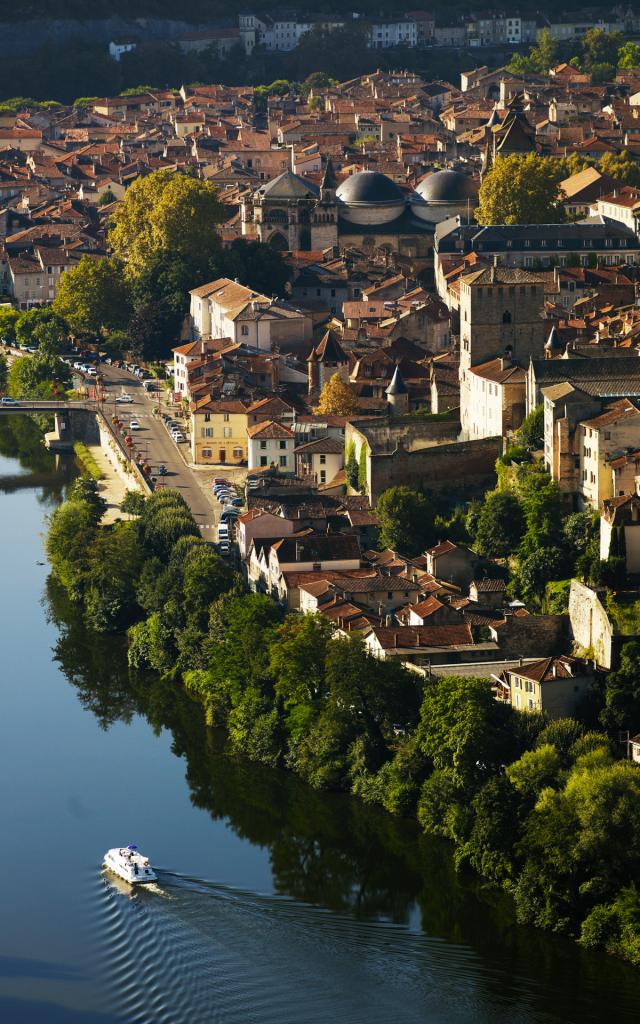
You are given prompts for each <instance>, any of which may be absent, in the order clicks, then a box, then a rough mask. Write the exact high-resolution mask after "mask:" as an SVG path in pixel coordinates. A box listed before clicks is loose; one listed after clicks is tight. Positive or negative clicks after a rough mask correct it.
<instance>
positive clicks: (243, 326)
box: [241, 324, 249, 338]
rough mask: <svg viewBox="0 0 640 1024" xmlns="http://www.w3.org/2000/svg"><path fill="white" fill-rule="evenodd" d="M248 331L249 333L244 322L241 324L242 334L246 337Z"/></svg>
mask: <svg viewBox="0 0 640 1024" xmlns="http://www.w3.org/2000/svg"><path fill="white" fill-rule="evenodd" d="M248 333H249V328H248V327H247V326H246V324H243V325H242V330H241V334H242V336H243V337H245V338H246V336H247V335H248Z"/></svg>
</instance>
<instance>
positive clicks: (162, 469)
mask: <svg viewBox="0 0 640 1024" xmlns="http://www.w3.org/2000/svg"><path fill="white" fill-rule="evenodd" d="M166 475H167V467H166V466H165V464H164V463H163V462H161V463H160V465H159V466H158V476H166Z"/></svg>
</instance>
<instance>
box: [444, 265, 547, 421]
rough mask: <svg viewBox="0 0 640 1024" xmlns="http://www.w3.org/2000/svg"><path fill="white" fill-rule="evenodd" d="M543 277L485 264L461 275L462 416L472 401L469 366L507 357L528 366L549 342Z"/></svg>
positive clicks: (539, 356)
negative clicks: (545, 316) (546, 337)
mask: <svg viewBox="0 0 640 1024" xmlns="http://www.w3.org/2000/svg"><path fill="white" fill-rule="evenodd" d="M543 307H544V281H543V279H542V278H540V277H537V276H536V275H535V274H532V273H530V272H529V271H527V270H521V269H520V268H519V267H500V266H496V267H484V268H482V269H481V270H474V271H472V272H471V273H470V274H465V275H464V276H463V277H461V278H460V418H461V422H462V429H463V432H464V431H465V429H466V428H465V424H466V423H467V422H468V406H469V401H470V396H469V382H468V380H467V371H468V370H469V369H470V367H472V366H480V365H481V364H482V363H487V362H489V361H490V360H492V359H497V358H507V359H509V360H511V362H513V363H515V364H516V365H518V366H521V367H523V368H524V369H526V368H527V367H528V365H529V360H530V359H531V357H532V356H533V357H534V358H541V357H542V355H543V352H544V343H545V321H544V320H543V319H542V311H543Z"/></svg>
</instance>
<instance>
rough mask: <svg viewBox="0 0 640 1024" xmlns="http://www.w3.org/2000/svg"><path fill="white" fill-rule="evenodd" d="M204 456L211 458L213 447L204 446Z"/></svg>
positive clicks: (204, 457)
mask: <svg viewBox="0 0 640 1024" xmlns="http://www.w3.org/2000/svg"><path fill="white" fill-rule="evenodd" d="M202 458H203V459H210V458H211V449H210V448H203V449H202Z"/></svg>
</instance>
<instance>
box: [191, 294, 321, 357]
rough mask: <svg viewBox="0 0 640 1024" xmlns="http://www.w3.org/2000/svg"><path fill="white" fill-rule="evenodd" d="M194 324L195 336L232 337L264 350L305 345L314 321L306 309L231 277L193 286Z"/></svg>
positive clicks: (192, 319) (302, 347) (192, 307)
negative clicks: (296, 306) (290, 304)
mask: <svg viewBox="0 0 640 1024" xmlns="http://www.w3.org/2000/svg"><path fill="white" fill-rule="evenodd" d="M190 294H191V307H190V315H191V324H192V330H193V334H194V336H195V337H196V338H231V339H232V341H235V342H241V343H242V344H244V345H248V346H250V347H251V348H256V349H258V350H259V351H261V352H271V351H272V350H273V348H274V346H276V345H277V346H278V347H280V348H281V349H282V350H283V351H287V350H288V351H291V350H295V349H306V351H308V342H309V341H310V340H311V332H312V321H311V317H310V316H307V314H306V313H302V312H301V311H300V310H298V309H294V307H293V306H289V305H288V304H287V303H284V302H281V301H280V300H279V299H271V298H269V297H268V296H267V295H261V294H260V293H259V292H254V291H252V290H251V288H245V286H244V285H242V284H239V283H238V282H237V281H232V280H231V279H230V278H228V277H220V278H218V279H217V280H216V281H212V282H211V283H210V284H204V285H202V286H201V287H200V288H194V290H193V291H192V292H191V293H190Z"/></svg>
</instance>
